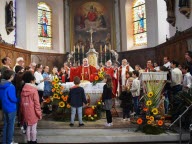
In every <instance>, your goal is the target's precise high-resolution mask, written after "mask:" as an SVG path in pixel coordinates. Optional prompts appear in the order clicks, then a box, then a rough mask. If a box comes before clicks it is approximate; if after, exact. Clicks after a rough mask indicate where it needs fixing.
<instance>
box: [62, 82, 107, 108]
mask: <svg viewBox="0 0 192 144" xmlns="http://www.w3.org/2000/svg"><path fill="white" fill-rule="evenodd" d="M61 85H62V86H63V87H64V88H65V89H64V91H69V89H70V88H71V87H73V86H74V85H75V84H74V83H73V82H66V83H62V84H61ZM104 85H105V83H97V84H96V85H93V84H92V83H91V82H86V83H80V86H81V87H82V88H83V89H84V91H85V95H86V98H87V99H90V105H95V104H96V102H97V100H99V99H100V98H101V96H102V93H103V86H104Z"/></svg>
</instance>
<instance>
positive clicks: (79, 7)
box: [70, 0, 114, 53]
mask: <svg viewBox="0 0 192 144" xmlns="http://www.w3.org/2000/svg"><path fill="white" fill-rule="evenodd" d="M70 6H71V11H70V13H71V15H70V17H71V19H70V20H71V29H70V30H71V34H72V35H71V48H73V46H74V45H79V46H80V47H81V45H83V46H84V49H85V53H86V52H88V50H89V48H90V41H91V40H90V33H89V32H88V31H89V30H90V29H93V30H94V31H95V32H96V33H94V34H93V45H94V48H95V50H96V51H97V52H98V51H100V45H102V46H103V48H104V45H107V44H111V46H112V47H113V43H111V42H113V41H114V38H113V36H114V32H113V30H114V28H113V27H114V25H113V24H114V18H113V16H114V15H113V9H114V3H113V1H111V0H106V1H101V0H98V1H90V0H89V1H88V0H84V1H79V0H71V2H70Z"/></svg>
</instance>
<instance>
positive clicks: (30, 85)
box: [20, 71, 42, 143]
mask: <svg viewBox="0 0 192 144" xmlns="http://www.w3.org/2000/svg"><path fill="white" fill-rule="evenodd" d="M23 80H24V82H25V85H24V87H23V89H22V92H21V104H20V111H21V115H22V117H23V121H24V122H25V123H26V124H27V132H26V134H27V141H28V143H37V141H36V137H37V122H38V120H40V119H42V113H41V107H40V103H39V95H38V91H37V88H36V85H35V77H34V76H33V74H32V73H31V72H30V71H27V72H25V73H24V75H23Z"/></svg>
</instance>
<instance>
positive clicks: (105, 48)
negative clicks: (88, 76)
mask: <svg viewBox="0 0 192 144" xmlns="http://www.w3.org/2000/svg"><path fill="white" fill-rule="evenodd" d="M106 50H107V46H106V45H105V53H106Z"/></svg>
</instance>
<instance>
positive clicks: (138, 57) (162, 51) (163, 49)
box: [119, 28, 192, 68]
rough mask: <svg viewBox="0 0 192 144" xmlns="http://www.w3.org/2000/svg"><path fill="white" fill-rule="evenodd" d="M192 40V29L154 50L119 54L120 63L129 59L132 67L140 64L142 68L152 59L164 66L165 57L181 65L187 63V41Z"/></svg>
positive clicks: (179, 33) (147, 49)
mask: <svg viewBox="0 0 192 144" xmlns="http://www.w3.org/2000/svg"><path fill="white" fill-rule="evenodd" d="M190 38H192V28H190V29H188V30H186V31H183V32H178V33H177V34H176V35H175V36H174V37H172V38H171V39H170V40H168V41H167V42H165V43H163V44H161V45H158V46H156V47H153V48H146V49H141V50H133V51H126V52H120V53H119V62H121V60H122V59H124V58H125V59H127V60H128V61H129V63H130V64H131V66H132V67H134V66H135V65H136V64H139V65H140V66H141V67H142V68H144V67H145V66H146V61H147V60H149V59H151V60H152V61H153V62H154V61H156V62H157V63H158V64H159V65H163V57H164V56H168V57H169V58H170V60H177V61H178V62H179V63H180V64H183V63H184V62H185V52H186V51H187V50H188V45H187V39H190Z"/></svg>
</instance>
